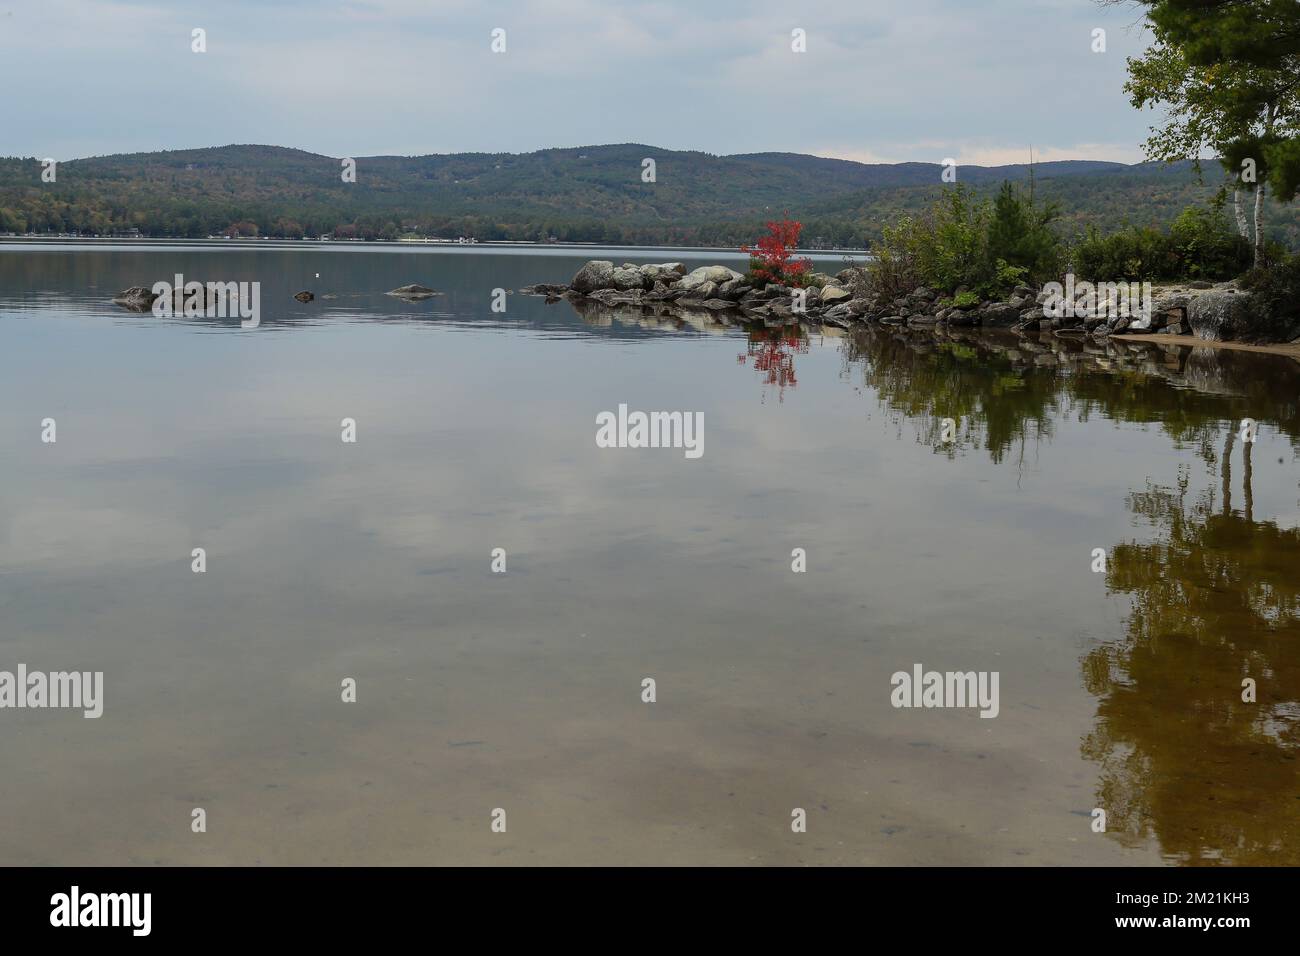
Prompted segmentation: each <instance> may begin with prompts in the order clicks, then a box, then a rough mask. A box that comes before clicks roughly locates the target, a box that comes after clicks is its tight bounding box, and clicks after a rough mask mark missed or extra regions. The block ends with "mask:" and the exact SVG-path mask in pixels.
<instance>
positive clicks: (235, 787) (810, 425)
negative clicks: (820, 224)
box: [0, 243, 1300, 865]
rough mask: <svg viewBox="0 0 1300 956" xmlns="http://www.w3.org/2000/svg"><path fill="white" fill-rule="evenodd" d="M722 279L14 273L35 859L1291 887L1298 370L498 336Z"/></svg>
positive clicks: (47, 254) (372, 267) (482, 264)
mask: <svg viewBox="0 0 1300 956" xmlns="http://www.w3.org/2000/svg"><path fill="white" fill-rule="evenodd" d="M692 256H693V257H692V258H689V259H688V258H687V257H686V255H685V254H683V253H681V252H680V251H673V250H664V251H653V250H650V251H645V250H639V251H638V254H636V255H629V254H628V253H627V252H626V251H619V250H614V251H609V252H607V253H602V252H601V251H600V250H594V249H593V250H582V251H579V250H573V249H563V248H561V249H519V250H503V249H462V248H456V249H440V248H418V249H411V248H406V247H401V246H393V247H383V248H376V247H369V246H367V247H358V246H347V245H343V244H337V245H331V244H328V243H327V244H323V245H321V246H310V245H303V244H297V245H295V244H282V245H270V244H253V243H231V244H225V245H223V244H211V245H167V244H147V243H141V244H123V245H114V246H110V247H97V248H86V247H76V246H58V245H49V246H34V245H31V244H19V243H9V244H4V245H0V333H2V334H3V338H2V342H3V346H2V347H0V450H2V453H3V462H4V481H3V484H2V485H0V670H7V671H14V670H15V669H16V668H17V667H18V665H19V664H23V665H26V667H27V668H28V669H29V670H43V671H63V670H76V671H83V672H101V671H102V672H103V675H104V676H103V701H102V704H103V715H102V716H101V717H100V718H98V719H85V718H83V716H82V713H81V712H80V711H78V710H73V709H48V708H47V709H30V708H28V709H0V765H2V766H3V767H4V768H5V772H4V773H3V774H0V807H3V808H4V815H3V817H4V825H3V826H0V864H3V865H28V864H63V865H104V864H146V865H148V864H326V865H345V864H386V863H400V864H644V863H651V864H789V865H802V864H814V865H815V864H1012V865H1015V864H1039V865H1041V864H1064V865H1089V864H1210V865H1213V864H1269V865H1271V864H1291V865H1294V864H1297V863H1300V764H1298V763H1297V759H1296V758H1297V753H1298V752H1300V703H1297V702H1298V701H1300V467H1298V458H1297V455H1298V452H1300V364H1298V363H1297V362H1295V361H1294V360H1292V359H1290V358H1286V357H1282V356H1269V355H1257V354H1250V353H1245V352H1237V351H1217V350H1212V349H1209V348H1196V349H1192V348H1160V347H1157V346H1153V345H1138V344H1136V343H1133V344H1127V345H1126V344H1123V343H1119V342H1116V343H1112V344H1109V345H1099V344H1095V343H1092V342H1091V341H1088V342H1079V341H1077V340H1076V341H1071V342H1065V341H1063V340H1056V339H1052V338H1050V337H1048V336H1046V335H1045V336H1043V338H1042V339H1041V340H1038V339H1033V340H1017V339H1015V338H1014V337H1005V336H1004V337H998V336H993V335H983V336H981V335H978V334H967V335H964V336H958V335H956V334H954V335H953V336H951V337H942V336H941V337H936V336H935V335H933V334H920V333H906V332H903V331H899V330H891V329H888V328H880V327H874V328H872V329H867V330H861V331H856V332H839V331H838V330H833V329H827V330H826V333H825V334H823V333H822V332H819V331H816V330H812V331H803V332H798V331H795V330H794V329H786V330H780V329H753V330H746V329H743V328H737V327H733V326H726V325H720V324H710V323H708V322H706V321H703V320H700V319H692V320H691V321H677V320H674V319H673V318H671V317H666V316H653V315H643V314H642V313H641V312H640V311H636V312H628V311H611V310H609V309H605V308H603V307H602V308H585V309H583V310H581V311H579V310H577V309H575V308H574V307H573V306H570V305H569V304H568V303H566V302H559V303H555V304H551V305H547V304H545V303H544V302H543V300H542V299H540V298H535V297H529V296H524V295H520V294H517V293H514V292H511V293H510V294H507V295H505V296H503V297H498V301H503V302H504V311H493V308H492V305H493V301H494V295H493V290H494V289H505V290H517V289H519V288H520V287H522V286H524V285H528V284H531V283H536V282H562V281H567V279H568V278H569V277H571V276H572V275H573V273H574V272H575V271H576V270H577V268H578V267H579V266H580V265H581V264H582V262H583V261H585V260H586V259H588V258H612V259H614V260H615V261H616V262H621V261H623V260H624V259H628V260H631V261H635V262H662V261H667V260H683V261H687V263H688V265H689V266H691V267H694V266H695V265H700V264H704V263H707V262H717V261H724V260H721V259H720V258H719V257H718V256H717V255H716V254H711V253H698V254H692ZM740 261H741V260H740V258H739V257H736V258H734V259H732V260H725V264H728V265H732V266H733V267H735V266H737V265H739V264H740ZM818 267H819V268H822V269H827V270H829V271H832V272H833V271H837V270H838V269H840V268H841V267H842V266H841V265H840V263H839V259H838V257H829V258H827V259H825V260H823V261H820V262H818ZM177 273H180V274H183V275H184V276H185V277H186V278H187V279H198V280H203V281H206V280H212V281H223V282H225V281H257V282H260V283H261V318H260V324H259V326H258V327H257V328H252V329H244V328H241V327H240V323H239V321H238V319H208V318H195V319H185V318H169V319H163V318H157V317H155V316H154V315H152V314H151V313H148V312H145V313H133V312H129V311H126V310H124V309H122V308H120V307H118V306H115V305H113V304H112V303H111V301H110V299H111V298H112V296H113V295H114V294H115V293H116V292H117V291H119V290H121V289H124V288H126V287H128V286H136V285H141V286H146V287H147V286H152V285H153V283H154V282H157V281H160V280H166V281H171V280H172V277H173V276H174V275H175V274H177ZM318 276H319V277H318ZM407 283H421V284H424V285H427V286H430V287H432V288H434V289H437V290H440V291H441V292H443V293H444V294H442V295H439V296H437V297H434V298H431V299H428V300H426V301H423V302H405V301H402V300H400V299H396V298H393V297H390V296H386V295H384V294H383V293H384V292H385V291H387V290H389V289H392V288H394V287H396V286H400V285H403V284H407ZM299 290H310V291H312V292H313V293H314V294H315V295H316V300H315V301H314V302H311V303H306V304H302V303H299V302H296V301H294V299H293V298H292V296H293V294H294V293H296V292H298V291H299ZM327 295H328V296H336V298H325V296H327ZM831 333H834V334H831ZM620 405H626V406H627V407H628V408H629V409H632V410H643V411H682V412H685V413H698V414H699V415H700V416H702V422H703V432H702V434H703V442H702V448H703V453H702V454H701V455H700V456H699V457H698V458H691V457H688V456H687V455H685V454H684V453H683V451H682V450H681V449H679V448H634V447H620V448H601V447H598V446H597V443H596V432H597V424H596V422H597V416H598V415H599V414H601V413H602V412H607V411H608V412H613V411H616V410H617V409H618V408H619V406H620ZM47 419H53V420H54V422H55V423H56V435H55V437H56V440H55V441H53V442H49V441H43V440H42V438H43V433H44V431H45V426H44V425H43V424H42V423H43V422H44V421H45V420H47ZM344 419H352V420H353V421H354V422H355V438H356V440H355V442H345V441H343V440H342V423H343V420H344ZM944 419H951V422H948V423H945V422H944ZM1243 419H1250V420H1252V421H1253V422H1254V423H1256V426H1257V427H1256V430H1255V432H1254V434H1253V435H1250V434H1249V432H1246V433H1243V431H1242V428H1241V422H1242V420H1243ZM945 425H947V426H948V427H946V428H945ZM1249 437H1253V438H1254V441H1249V440H1247V438H1249ZM196 548H202V549H204V556H205V562H206V564H205V570H204V571H203V572H202V573H196V572H195V571H194V570H193V566H194V561H195V560H196V559H195V558H194V557H193V552H194V549H196ZM498 549H499V550H498ZM796 549H802V550H801V551H797V550H796ZM1098 554H1100V557H1098ZM800 555H802V558H801V557H800ZM800 563H803V564H804V565H805V566H806V570H802V571H796V570H793V568H794V567H795V566H796V565H798V564H800ZM502 564H504V568H505V570H504V571H503V572H502V571H501V570H499V568H500V566H501V565H502ZM494 565H495V566H496V567H497V568H498V569H497V570H494ZM917 665H920V666H921V667H922V668H923V669H924V670H925V671H930V670H935V671H939V672H944V673H947V672H957V673H964V672H978V673H981V674H996V675H998V678H999V680H998V684H997V687H998V691H999V697H1000V700H999V704H998V708H997V714H996V716H995V717H992V718H991V719H986V718H984V717H981V715H980V711H979V710H978V709H975V708H972V707H969V706H967V707H960V706H958V707H926V706H921V707H900V706H895V702H896V701H895V699H894V694H893V691H894V684H893V675H894V674H896V673H899V672H902V673H904V674H911V673H912V672H913V670H914V668H915V667H916V666H917ZM647 680H649V681H653V684H648V683H647ZM349 682H354V685H353V686H354V687H355V700H347V701H345V700H344V699H343V698H344V697H345V696H348V693H349V691H348V689H347V688H346V687H345V684H347V683H349ZM1243 682H1245V684H1243ZM1252 682H1253V683H1252ZM647 687H648V688H650V689H651V690H653V697H654V699H653V702H648V701H647V700H646V699H645V698H646V697H647V695H648V694H649V691H648V690H647ZM1244 697H1245V698H1251V699H1249V700H1246V699H1243V698H1244ZM196 809H201V810H202V811H203V814H202V819H203V821H204V823H205V830H204V832H194V828H195V826H196V825H197V824H196V823H195V820H196V819H197V818H196V816H195V811H196ZM1098 810H1101V811H1104V814H1105V816H1104V823H1105V829H1104V832H1098V831H1097V829H1096V828H1097V826H1098V822H1099V816H1098V814H1097V813H1096V811H1098ZM498 811H504V813H500V812H498ZM798 811H803V818H804V820H806V832H794V831H793V829H792V820H795V819H796V817H797V812H798ZM497 819H501V820H503V821H505V828H504V832H496V830H498V829H500V828H499V827H497V828H495V829H494V821H495V820H497Z"/></svg>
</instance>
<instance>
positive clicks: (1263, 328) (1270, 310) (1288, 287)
mask: <svg viewBox="0 0 1300 956" xmlns="http://www.w3.org/2000/svg"><path fill="white" fill-rule="evenodd" d="M1269 260H1271V261H1269ZM1241 286H1242V288H1243V289H1246V290H1248V291H1249V292H1250V293H1251V296H1250V307H1251V311H1252V313H1253V314H1254V316H1255V321H1256V323H1258V324H1259V332H1260V334H1261V336H1262V338H1264V339H1267V340H1271V341H1277V342H1286V341H1290V339H1291V338H1293V337H1294V336H1295V335H1297V334H1300V253H1296V254H1295V255H1286V254H1285V253H1281V254H1279V253H1277V252H1276V251H1274V252H1273V254H1272V255H1270V256H1268V257H1266V261H1265V262H1264V264H1263V265H1261V266H1260V267H1259V268H1257V269H1252V270H1251V271H1250V272H1247V273H1246V274H1245V275H1244V276H1242V279H1241Z"/></svg>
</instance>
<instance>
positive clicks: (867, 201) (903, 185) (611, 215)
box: [0, 145, 1300, 291]
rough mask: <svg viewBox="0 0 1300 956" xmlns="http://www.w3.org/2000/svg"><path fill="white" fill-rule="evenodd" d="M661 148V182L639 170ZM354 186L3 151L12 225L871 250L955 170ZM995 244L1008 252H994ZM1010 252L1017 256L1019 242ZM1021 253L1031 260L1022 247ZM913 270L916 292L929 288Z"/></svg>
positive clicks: (239, 161)
mask: <svg viewBox="0 0 1300 956" xmlns="http://www.w3.org/2000/svg"><path fill="white" fill-rule="evenodd" d="M647 155H655V156H658V157H659V159H660V162H659V171H660V173H661V174H665V173H667V172H669V171H671V172H672V175H671V177H670V176H667V175H660V177H659V182H658V183H657V184H656V186H655V187H654V189H652V190H650V189H647V187H646V186H645V185H644V184H642V183H641V182H640V180H639V178H638V177H635V176H633V177H630V180H629V177H628V175H627V169H628V168H629V164H630V168H633V169H636V168H639V165H640V162H641V159H642V158H643V157H645V156H647ZM358 162H359V170H360V174H359V175H358V177H357V181H356V182H355V183H344V182H342V181H341V179H340V176H339V171H340V167H339V161H338V160H336V159H330V158H329V157H327V156H318V155H314V154H311V153H306V152H302V151H300V150H292V149H282V148H279V147H265V146H223V147H218V148H213V149H195V150H176V151H171V152H162V153H136V154H130V155H119V156H104V157H97V158H94V159H82V160H73V161H68V162H66V163H60V164H59V167H58V181H57V182H55V183H42V182H41V175H40V174H41V164H40V162H39V161H38V160H36V159H33V158H27V159H5V158H0V232H15V233H24V232H27V231H32V232H36V233H83V234H98V235H111V234H114V233H121V232H129V231H131V230H139V232H140V234H142V235H145V236H154V237H177V238H202V237H205V236H209V235H214V234H220V233H222V232H224V231H225V230H226V229H227V228H229V227H230V226H231V225H232V224H235V223H239V222H244V221H247V222H252V223H254V224H255V225H256V226H257V229H258V235H259V236H268V237H276V238H281V237H287V238H295V237H297V236H298V235H299V234H300V232H301V235H303V236H306V237H311V238H315V237H317V236H320V235H322V234H326V235H329V234H334V235H337V236H339V237H345V236H355V237H357V238H363V239H379V238H382V237H386V236H391V237H397V236H401V235H407V236H429V237H438V238H445V239H455V238H456V237H457V236H474V237H476V238H478V239H480V240H492V239H512V240H520V241H543V240H546V239H547V238H550V237H554V238H555V239H558V240H560V241H562V242H592V243H627V244H644V245H650V244H667V245H705V246H720V247H730V248H735V247H737V246H739V245H740V244H741V243H743V242H746V241H750V240H752V239H753V238H754V236H755V235H757V234H758V233H759V232H760V231H761V230H762V228H763V222H764V220H766V219H768V218H770V216H771V213H770V210H771V209H789V210H790V211H791V214H792V215H797V216H798V218H799V219H800V221H801V222H803V224H804V228H803V234H802V237H801V238H802V242H803V245H804V246H805V247H806V248H818V247H825V246H830V245H839V246H842V247H844V248H854V249H861V248H864V247H865V246H866V245H867V244H868V243H869V242H870V241H871V240H873V239H876V238H878V237H879V236H880V235H881V224H882V223H894V222H897V221H898V220H899V219H901V218H903V217H909V216H910V217H912V218H917V217H920V216H921V215H923V214H924V213H925V211H926V210H927V209H928V208H929V207H930V206H931V205H932V204H933V203H934V202H935V200H936V199H939V198H941V197H942V195H943V191H944V188H945V187H943V186H942V185H941V184H940V183H939V175H938V167H937V166H931V165H926V164H921V163H913V164H902V165H898V166H863V165H860V164H857V163H848V162H844V161H841V160H826V159H819V158H817V157H813V156H799V155H796V154H775V153H768V154H758V155H750V156H709V155H707V154H705V153H688V152H674V151H670V150H658V149H652V148H651V147H647V146H640V145H622V146H594V147H586V148H583V149H551V150H542V151H539V152H536V153H529V154H510V153H497V154H489V153H476V154H453V155H445V156H374V157H369V158H366V157H361V158H360V159H359V160H358ZM1034 169H1035V175H1034V179H1035V186H1034V188H1035V191H1036V195H1037V197H1038V199H1039V200H1040V201H1045V202H1051V203H1053V204H1055V205H1058V206H1059V207H1060V208H1061V210H1062V212H1061V213H1060V219H1058V220H1057V221H1056V222H1054V223H1053V225H1054V227H1055V228H1056V229H1058V230H1059V231H1060V233H1061V234H1062V235H1072V234H1075V233H1079V232H1082V231H1083V230H1085V229H1086V228H1087V227H1088V226H1089V225H1093V224H1095V225H1097V226H1098V227H1099V228H1100V229H1102V230H1103V231H1106V230H1112V229H1116V228H1119V227H1120V226H1122V225H1123V224H1124V222H1125V221H1126V220H1132V221H1135V222H1137V223H1138V224H1139V225H1157V226H1164V225H1166V224H1168V223H1169V222H1170V221H1172V220H1173V218H1174V217H1175V216H1176V215H1177V214H1178V212H1179V211H1181V210H1182V209H1183V208H1184V207H1185V206H1188V205H1193V204H1196V203H1203V202H1205V201H1207V200H1208V199H1209V197H1210V195H1211V194H1212V193H1213V191H1214V187H1212V186H1207V185H1206V184H1204V183H1200V182H1198V181H1197V178H1196V176H1195V174H1194V171H1193V169H1192V167H1191V164H1190V163H1182V164H1176V165H1172V166H1161V165H1154V164H1148V165H1140V166H1127V167H1126V166H1123V165H1121V164H1118V163H1102V162H1092V161H1070V162H1058V163H1043V164H1040V165H1038V166H1036V167H1035V168H1034ZM962 175H963V177H964V180H965V182H964V185H965V186H966V188H968V189H969V190H970V191H971V194H972V196H975V197H979V198H988V199H993V198H994V197H996V196H997V194H998V189H999V188H1000V186H1001V184H1002V181H1003V180H1004V179H1010V180H1012V181H1013V182H1014V183H1015V184H1016V185H1017V187H1018V188H1021V189H1023V188H1024V185H1025V182H1026V179H1027V175H1028V168H1027V167H1025V166H1023V165H1021V166H1009V167H1001V168H999V169H989V170H983V169H976V168H971V169H968V170H963V172H962ZM1269 228H1270V234H1271V236H1272V237H1273V238H1276V239H1280V240H1285V241H1288V242H1290V243H1291V244H1293V245H1294V244H1296V243H1297V242H1300V208H1296V207H1272V208H1270V210H1269ZM994 258H995V259H996V255H995V257H994ZM1002 258H1007V257H1006V256H1005V255H1003V256H1002ZM1007 261H1008V262H1010V263H1012V264H1013V265H1014V264H1019V263H1018V262H1017V260H1016V258H1015V257H1014V256H1013V257H1011V258H1007ZM919 284H920V283H919V282H916V283H913V285H912V286H910V287H909V289H908V291H911V289H912V288H915V287H916V285H919Z"/></svg>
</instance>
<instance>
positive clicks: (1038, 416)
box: [844, 327, 1300, 461]
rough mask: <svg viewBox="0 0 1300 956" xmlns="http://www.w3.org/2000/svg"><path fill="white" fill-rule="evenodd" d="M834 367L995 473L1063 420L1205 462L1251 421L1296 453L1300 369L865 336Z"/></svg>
mask: <svg viewBox="0 0 1300 956" xmlns="http://www.w3.org/2000/svg"><path fill="white" fill-rule="evenodd" d="M844 360H845V371H846V373H847V374H848V375H850V376H855V375H858V374H860V375H861V379H862V382H863V384H864V385H865V386H867V387H869V388H870V389H872V390H874V391H875V392H876V393H877V395H878V397H879V400H880V402H881V404H882V405H883V406H884V407H885V408H886V409H887V410H888V411H889V412H891V413H892V414H893V415H894V417H895V418H896V419H897V420H898V421H900V422H901V421H903V420H910V421H912V422H913V423H915V425H916V427H917V429H918V438H919V440H921V441H923V442H925V443H926V444H930V445H932V446H933V447H934V448H935V450H936V451H940V452H945V453H947V454H954V453H956V452H958V451H960V450H962V449H967V450H969V449H982V450H983V451H985V452H987V453H988V455H989V456H990V457H991V458H992V459H993V460H994V461H1002V460H1003V459H1004V458H1005V457H1006V455H1007V453H1008V452H1009V451H1011V450H1013V449H1014V450H1017V451H1018V452H1019V451H1023V450H1024V449H1025V448H1026V446H1027V445H1030V444H1036V443H1037V442H1039V441H1041V440H1043V439H1046V438H1050V436H1051V434H1052V431H1053V419H1059V418H1061V417H1062V416H1067V417H1071V418H1075V419H1077V420H1079V421H1088V420H1089V419H1091V418H1093V417H1094V416H1100V417H1103V418H1106V419H1111V420H1114V421H1117V422H1124V423H1130V424H1143V425H1153V426H1156V427H1158V428H1159V429H1160V430H1161V431H1162V432H1164V433H1165V434H1166V435H1168V436H1169V438H1171V439H1172V440H1173V441H1174V442H1176V443H1177V444H1178V445H1179V446H1184V445H1185V446H1189V447H1192V448H1194V449H1195V450H1196V451H1197V452H1198V454H1200V456H1201V457H1202V458H1203V459H1205V460H1207V461H1212V460H1214V459H1215V458H1216V450H1215V449H1216V448H1217V445H1218V441H1219V436H1220V435H1222V433H1223V430H1224V427H1225V422H1226V421H1239V420H1240V419H1243V418H1252V419H1254V420H1255V421H1257V422H1260V423H1261V425H1264V426H1269V427H1272V428H1275V429H1277V431H1279V432H1281V433H1282V434H1284V435H1286V436H1287V437H1288V438H1289V439H1290V441H1291V443H1292V445H1293V446H1294V447H1295V449H1296V450H1297V451H1300V363H1297V362H1296V361H1295V360H1293V359H1291V358H1288V357H1286V356H1280V355H1260V354H1254V353H1247V352H1237V351H1230V350H1224V349H1213V348H1207V347H1188V346H1158V345H1154V344H1152V343H1148V342H1132V341H1127V340H1125V339H1123V338H1116V339H1112V340H1110V341H1108V342H1105V343H1104V344H1103V343H1096V342H1092V341H1087V340H1082V341H1081V340H1077V339H1063V338H1055V337H1051V336H1043V337H1042V338H1041V339H1040V338H1038V337H1036V336H1035V337H1016V336H1014V335H1010V334H1008V335H997V334H990V333H987V332H986V333H979V332H966V333H963V332H960V331H956V330H954V331H952V332H949V333H947V334H945V333H942V332H940V333H938V334H936V333H934V332H931V331H909V330H906V329H896V330H891V329H888V328H882V327H867V328H864V329H860V330H857V331H855V333H854V334H853V335H852V336H851V337H850V338H849V339H848V340H847V342H846V346H845V351H844ZM943 418H953V419H955V420H956V421H957V422H958V424H959V433H958V436H957V440H956V441H954V442H952V443H950V444H949V443H944V442H941V440H940V431H941V429H940V424H939V423H940V420H941V419H943Z"/></svg>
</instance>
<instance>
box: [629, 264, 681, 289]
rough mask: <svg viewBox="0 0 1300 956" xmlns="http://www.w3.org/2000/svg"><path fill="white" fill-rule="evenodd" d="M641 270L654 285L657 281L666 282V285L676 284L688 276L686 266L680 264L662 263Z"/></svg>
mask: <svg viewBox="0 0 1300 956" xmlns="http://www.w3.org/2000/svg"><path fill="white" fill-rule="evenodd" d="M640 269H641V273H642V274H643V275H644V276H645V277H646V278H647V279H649V280H650V281H651V282H652V283H653V282H656V281H660V282H664V283H665V284H667V283H669V282H676V281H677V280H678V279H680V278H681V277H682V276H684V275H686V266H684V265H682V264H681V263H680V262H660V263H658V264H651V265H645V266H641V267H640Z"/></svg>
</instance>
